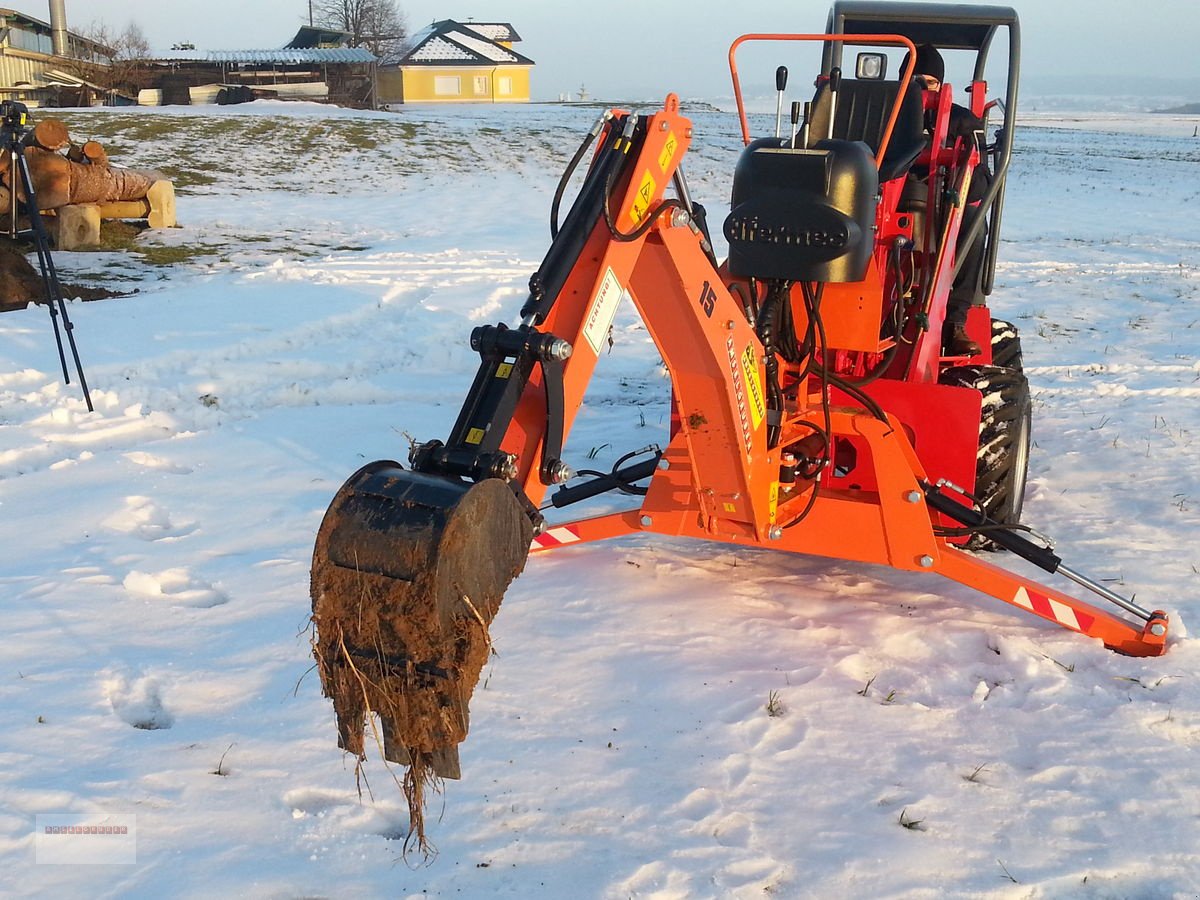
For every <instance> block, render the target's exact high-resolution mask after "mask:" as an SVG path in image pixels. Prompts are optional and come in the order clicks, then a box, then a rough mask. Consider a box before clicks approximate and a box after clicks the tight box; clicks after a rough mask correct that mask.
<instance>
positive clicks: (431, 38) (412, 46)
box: [397, 19, 534, 66]
mask: <svg viewBox="0 0 1200 900" xmlns="http://www.w3.org/2000/svg"><path fill="white" fill-rule="evenodd" d="M519 40H520V37H518V36H517V33H516V31H515V30H513V27H512V26H511V25H507V24H503V23H487V22H470V23H467V24H463V23H462V22H455V21H454V20H453V19H443V20H442V21H440V22H434V23H433V24H431V25H427V26H426V27H425V28H422V29H421V30H420V31H418V32H417V33H416V34H414V35H413V36H412V39H411V40H410V41H409V46H408V49H407V50H406V51H405V53H404V55H403V56H401V57H400V58H399V59H398V60H397V64H398V65H401V66H506V65H507V66H531V65H533V64H534V63H533V60H532V59H530V58H529V57H527V56H522V55H521V54H520V53H518V52H517V51H516V50H513V49H512V48H511V47H506V46H504V44H502V43H501V41H519Z"/></svg>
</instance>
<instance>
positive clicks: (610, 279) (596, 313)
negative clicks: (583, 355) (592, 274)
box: [583, 266, 625, 356]
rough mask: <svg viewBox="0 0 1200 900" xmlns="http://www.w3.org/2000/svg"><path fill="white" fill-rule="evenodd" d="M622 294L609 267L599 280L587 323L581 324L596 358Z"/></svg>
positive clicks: (618, 283) (619, 283)
mask: <svg viewBox="0 0 1200 900" xmlns="http://www.w3.org/2000/svg"><path fill="white" fill-rule="evenodd" d="M624 293H625V292H624V291H623V290H622V288H621V282H619V281H617V276H616V275H614V274H613V270H612V267H611V266H609V267H608V268H607V269H605V270H604V277H603V278H601V279H600V290H598V291H596V296H595V299H593V300H592V308H591V309H590V310H589V311H588V317H587V321H586V322H584V323H583V337H584V339H585V340H587V342H588V346H589V347H591V348H592V352H593V353H595V354H596V355H597V356H599V355H600V348H601V347H603V346H604V342H605V340H606V339H607V338H608V329H609V328H611V327H612V323H613V319H614V318H615V317H616V315H617V307H618V306H620V305H621V295H622V294H624Z"/></svg>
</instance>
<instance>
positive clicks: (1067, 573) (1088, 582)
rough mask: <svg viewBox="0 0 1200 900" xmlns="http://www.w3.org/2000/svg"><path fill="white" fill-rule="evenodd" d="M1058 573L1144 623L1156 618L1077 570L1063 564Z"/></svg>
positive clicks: (1060, 564) (1060, 565) (1059, 566)
mask: <svg viewBox="0 0 1200 900" xmlns="http://www.w3.org/2000/svg"><path fill="white" fill-rule="evenodd" d="M1057 571H1058V574H1059V575H1062V576H1064V577H1065V578H1070V579H1071V580H1072V581H1073V582H1075V583H1076V584H1077V585H1079V586H1080V587H1083V588H1087V589H1088V590H1089V591H1091V592H1092V593H1093V594H1098V595H1099V596H1101V597H1103V598H1104V599H1105V600H1107V601H1108V602H1109V603H1115V604H1116V605H1117V606H1119V607H1121V609H1123V610H1125V612H1127V613H1130V614H1132V615H1135V616H1137V617H1138V618H1139V619H1141V620H1142V621H1143V622H1149V621H1150V620H1151V619H1152V618H1154V614H1153V613H1152V612H1150V611H1149V610H1146V609H1143V608H1142V607H1140V606H1138V605H1137V604H1136V603H1134V602H1133V601H1132V600H1126V599H1125V598H1124V597H1122V596H1121V595H1120V594H1117V593H1114V592H1113V591H1110V590H1109V589H1108V588H1106V587H1105V586H1104V585H1102V584H1098V583H1096V582H1095V581H1093V580H1092V579H1090V578H1088V577H1087V576H1086V575H1081V574H1079V573H1078V572H1076V571H1075V570H1073V569H1069V568H1067V567H1066V566H1064V565H1063V564H1062V563H1059V564H1058V570H1057Z"/></svg>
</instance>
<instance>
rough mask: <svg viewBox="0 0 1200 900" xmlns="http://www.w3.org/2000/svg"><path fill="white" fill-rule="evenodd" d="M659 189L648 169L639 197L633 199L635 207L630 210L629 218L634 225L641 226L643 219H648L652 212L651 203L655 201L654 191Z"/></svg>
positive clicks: (639, 187)
mask: <svg viewBox="0 0 1200 900" xmlns="http://www.w3.org/2000/svg"><path fill="white" fill-rule="evenodd" d="M657 187H658V184H657V183H656V182H655V180H654V176H653V175H651V174H650V170H649V169H647V170H646V174H645V175H643V176H642V183H641V184H640V185H639V186H638V189H637V196H636V197H634V198H633V206H631V207H630V208H629V218H631V219H633V224H634V225H641V224H642V219H644V218H646V213H648V212H649V211H650V201H651V200H653V199H654V190H655V188H657Z"/></svg>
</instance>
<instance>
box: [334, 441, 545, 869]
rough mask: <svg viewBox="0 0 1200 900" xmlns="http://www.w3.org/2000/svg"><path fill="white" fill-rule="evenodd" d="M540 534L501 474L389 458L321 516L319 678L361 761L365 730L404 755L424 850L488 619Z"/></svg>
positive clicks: (411, 838) (483, 657)
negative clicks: (427, 468)
mask: <svg viewBox="0 0 1200 900" xmlns="http://www.w3.org/2000/svg"><path fill="white" fill-rule="evenodd" d="M373 467H374V468H373ZM531 538H532V526H531V524H530V522H529V518H528V516H526V515H525V513H524V511H523V510H522V509H521V507H520V505H519V504H518V502H517V501H516V498H515V496H514V494H513V492H512V490H511V488H509V487H508V485H506V484H505V483H504V482H502V481H498V480H495V479H489V480H485V481H482V482H479V483H478V484H474V485H468V484H465V483H458V482H449V481H447V480H445V479H437V478H430V477H429V476H421V475H418V474H416V473H412V472H406V471H404V470H402V469H400V468H399V466H398V465H396V464H395V463H390V462H384V463H375V464H372V466H368V467H366V468H364V469H363V470H361V471H360V472H359V473H357V474H356V475H355V476H353V477H352V478H351V479H350V481H348V482H347V483H346V485H345V486H344V487H343V488H342V489H341V491H339V492H338V495H337V496H336V497H335V498H334V501H333V503H332V504H331V505H330V508H329V510H328V512H327V513H326V515H325V519H324V521H323V522H322V524H321V529H320V531H319V532H318V535H317V542H316V547H315V548H314V552H313V567H312V582H311V590H312V602H313V615H312V621H313V625H314V638H313V654H314V656H315V658H316V661H317V664H318V671H319V674H320V678H321V686H322V690H323V692H324V694H325V696H327V697H329V698H330V699H332V700H333V708H334V712H335V714H336V716H337V727H338V745H339V746H340V747H341V748H342V749H343V750H345V751H347V752H349V753H352V754H354V755H355V756H356V757H357V758H358V760H359V761H360V762H361V761H362V760H364V759H365V758H366V748H367V744H368V742H367V740H366V735H367V733H368V732H369V733H370V735H371V737H372V738H373V740H374V743H375V744H376V746H377V747H378V748H379V750H380V755H382V756H383V757H384V758H385V759H387V760H390V761H392V762H395V763H399V764H401V765H404V766H405V767H406V770H405V774H404V780H403V785H402V787H403V790H404V794H405V796H406V799H407V801H408V806H409V813H410V831H409V834H408V838H407V840H406V841H405V852H406V853H407V852H408V850H409V849H410V848H413V847H415V848H419V849H420V851H421V852H422V853H426V854H427V853H428V850H429V846H428V842H427V840H426V835H425V827H424V816H423V810H424V791H425V789H426V788H427V787H428V786H430V785H435V786H436V784H437V779H439V778H458V777H460V774H461V772H460V768H459V760H458V745H459V743H461V742H462V741H463V740H464V739H465V738H466V736H467V731H468V729H469V727H470V718H469V712H468V704H469V701H470V698H471V695H472V693H473V692H474V690H475V686H476V683H477V682H478V680H479V675H480V672H481V671H482V670H483V667H484V665H485V664H486V663H487V661H488V658H489V656H490V653H491V640H490V636H489V628H490V626H491V622H492V619H493V618H494V617H495V615H496V612H497V610H498V609H499V607H500V602H501V600H502V599H503V596H504V592H505V590H507V588H508V585H509V583H510V582H511V581H512V580H513V579H514V578H516V577H517V575H519V574H520V572H521V570H522V569H523V568H524V565H525V557H526V555H527V553H528V549H529V542H530V540H531Z"/></svg>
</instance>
